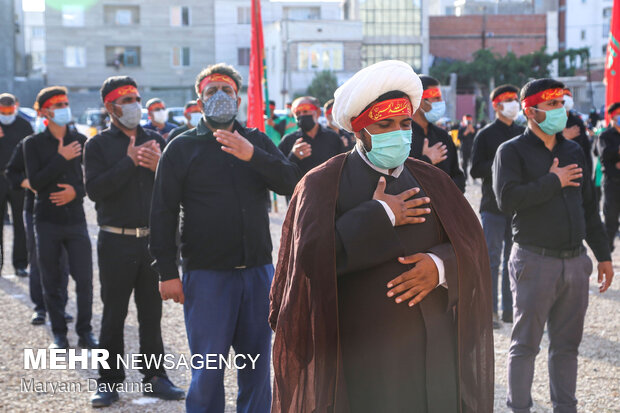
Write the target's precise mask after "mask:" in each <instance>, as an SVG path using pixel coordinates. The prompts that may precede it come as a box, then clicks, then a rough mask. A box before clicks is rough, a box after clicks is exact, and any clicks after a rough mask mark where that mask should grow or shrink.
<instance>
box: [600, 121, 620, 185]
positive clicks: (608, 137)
mask: <svg viewBox="0 0 620 413" xmlns="http://www.w3.org/2000/svg"><path fill="white" fill-rule="evenodd" d="M597 149H598V153H599V156H600V157H601V165H602V167H603V174H604V175H605V179H606V180H608V181H610V182H613V183H615V184H618V185H620V169H618V168H616V164H617V163H618V162H620V152H619V151H620V132H618V129H616V128H614V127H610V128H607V129H606V130H605V131H603V133H601V135H600V136H599V138H598V144H597Z"/></svg>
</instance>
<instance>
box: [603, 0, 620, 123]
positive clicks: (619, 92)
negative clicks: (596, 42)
mask: <svg viewBox="0 0 620 413" xmlns="http://www.w3.org/2000/svg"><path fill="white" fill-rule="evenodd" d="M609 27H610V31H609V44H608V45H607V60H606V63H605V88H606V91H605V121H606V123H607V124H609V115H608V114H607V107H608V106H609V105H610V104H612V103H615V102H620V56H619V54H620V42H619V41H618V40H619V39H620V0H614V5H613V9H612V12H611V22H610V24H609Z"/></svg>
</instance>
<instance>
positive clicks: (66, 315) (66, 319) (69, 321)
mask: <svg viewBox="0 0 620 413" xmlns="http://www.w3.org/2000/svg"><path fill="white" fill-rule="evenodd" d="M65 321H66V322H67V323H71V322H72V321H73V316H72V315H71V314H69V313H65Z"/></svg>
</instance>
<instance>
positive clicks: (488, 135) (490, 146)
mask: <svg viewBox="0 0 620 413" xmlns="http://www.w3.org/2000/svg"><path fill="white" fill-rule="evenodd" d="M524 130H525V128H523V127H522V126H519V125H517V124H516V123H514V122H513V123H512V124H511V125H506V124H505V123H504V122H502V121H501V120H499V119H495V121H493V122H492V123H490V124H488V125H487V126H485V127H484V128H482V129H480V130H479V131H478V133H477V134H476V137H475V138H474V148H473V149H472V158H471V169H470V171H469V173H470V175H471V176H472V177H473V178H482V198H481V199H480V212H482V211H485V212H491V213H494V214H501V211H500V210H499V208H498V207H497V200H496V199H495V194H494V193H493V159H494V158H495V153H497V148H499V146H500V145H501V144H502V143H504V142H506V141H508V140H510V139H512V138H514V137H515V136H517V135H520V134H522V133H523V131H524Z"/></svg>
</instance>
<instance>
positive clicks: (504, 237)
mask: <svg viewBox="0 0 620 413" xmlns="http://www.w3.org/2000/svg"><path fill="white" fill-rule="evenodd" d="M480 216H481V218H482V229H483V230H484V238H485V239H486V241H487V248H488V250H489V260H490V262H491V279H492V280H493V312H494V313H497V307H498V305H497V301H498V299H497V296H498V293H497V289H498V287H497V285H498V278H499V265H500V262H501V261H502V248H503V252H504V254H503V258H504V259H503V263H502V311H503V312H504V313H508V312H510V313H512V294H511V292H510V276H509V274H508V260H509V259H510V250H511V249H512V229H511V227H510V223H511V218H510V217H508V216H506V215H502V214H495V213H492V212H486V211H483V212H481V213H480Z"/></svg>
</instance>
